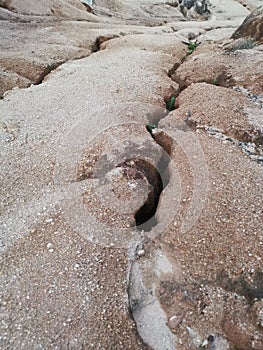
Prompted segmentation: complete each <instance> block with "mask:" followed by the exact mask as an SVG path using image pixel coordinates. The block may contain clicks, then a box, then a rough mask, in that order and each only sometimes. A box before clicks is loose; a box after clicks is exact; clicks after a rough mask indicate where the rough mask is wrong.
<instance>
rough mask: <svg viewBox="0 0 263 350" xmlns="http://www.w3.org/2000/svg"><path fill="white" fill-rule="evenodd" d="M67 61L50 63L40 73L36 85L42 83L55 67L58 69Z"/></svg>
mask: <svg viewBox="0 0 263 350" xmlns="http://www.w3.org/2000/svg"><path fill="white" fill-rule="evenodd" d="M65 62H66V61H61V62H56V63H52V64H49V65H48V66H47V67H46V68H45V69H44V70H43V72H42V73H41V74H40V76H39V78H38V80H37V81H36V83H35V84H34V85H40V84H42V83H43V81H44V79H45V78H46V77H47V76H48V75H49V74H50V73H51V72H52V71H53V70H55V69H57V68H58V67H59V66H61V65H62V64H63V63H65Z"/></svg>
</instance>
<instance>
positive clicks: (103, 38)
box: [91, 35, 119, 53]
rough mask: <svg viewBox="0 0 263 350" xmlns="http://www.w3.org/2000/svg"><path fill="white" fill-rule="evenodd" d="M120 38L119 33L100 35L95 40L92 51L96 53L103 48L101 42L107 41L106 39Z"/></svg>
mask: <svg viewBox="0 0 263 350" xmlns="http://www.w3.org/2000/svg"><path fill="white" fill-rule="evenodd" d="M116 38H119V36H118V35H112V36H104V35H100V36H99V37H98V38H96V40H95V41H94V43H93V45H92V48H91V51H92V53H96V52H98V51H100V50H101V44H103V43H105V42H106V41H109V40H111V39H116Z"/></svg>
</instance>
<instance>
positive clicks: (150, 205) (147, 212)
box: [135, 123, 171, 232]
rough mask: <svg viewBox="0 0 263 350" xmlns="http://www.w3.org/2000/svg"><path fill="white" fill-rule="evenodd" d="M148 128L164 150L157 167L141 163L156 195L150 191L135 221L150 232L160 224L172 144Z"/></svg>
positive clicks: (140, 228)
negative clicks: (158, 215) (158, 218)
mask: <svg viewBox="0 0 263 350" xmlns="http://www.w3.org/2000/svg"><path fill="white" fill-rule="evenodd" d="M157 126H158V123H157ZM157 126H156V127H157ZM146 129H147V131H148V132H149V134H150V135H151V137H152V138H153V140H154V141H155V142H156V143H157V144H158V145H159V146H160V147H161V148H162V150H163V152H162V156H161V158H160V160H159V162H158V164H157V166H156V168H155V167H154V166H153V165H151V164H149V163H147V165H146V164H144V165H143V168H142V167H141V165H139V168H140V169H141V170H142V171H143V172H144V173H145V175H146V177H147V179H148V181H149V183H150V184H151V186H152V187H153V191H154V195H153V196H152V195H151V192H150V193H149V196H148V199H147V200H146V202H145V203H144V205H143V206H142V207H141V208H140V209H139V210H138V211H137V212H136V214H135V221H136V226H137V228H138V229H139V230H144V231H145V232H150V231H151V230H152V229H153V227H155V226H156V225H157V224H158V220H157V218H156V213H157V210H158V205H159V200H160V196H161V194H162V192H163V190H164V189H165V188H166V186H167V185H168V184H169V181H170V172H169V163H170V153H171V144H169V143H164V142H163V140H162V139H161V138H159V137H158V136H156V135H154V134H153V132H152V129H149V128H148V127H146ZM145 165H146V167H145Z"/></svg>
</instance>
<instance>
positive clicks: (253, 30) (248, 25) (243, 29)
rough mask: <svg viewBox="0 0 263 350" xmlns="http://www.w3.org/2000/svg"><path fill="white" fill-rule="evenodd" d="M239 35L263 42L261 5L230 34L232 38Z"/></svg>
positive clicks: (262, 9)
mask: <svg viewBox="0 0 263 350" xmlns="http://www.w3.org/2000/svg"><path fill="white" fill-rule="evenodd" d="M240 37H245V38H251V39H253V40H256V41H260V42H261V43H263V7H260V8H258V9H257V10H255V11H253V12H252V13H251V14H250V15H249V16H247V17H246V19H245V20H244V22H243V23H242V24H241V26H240V27H238V28H237V30H236V31H235V33H234V34H233V35H232V38H234V39H237V38H240Z"/></svg>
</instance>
